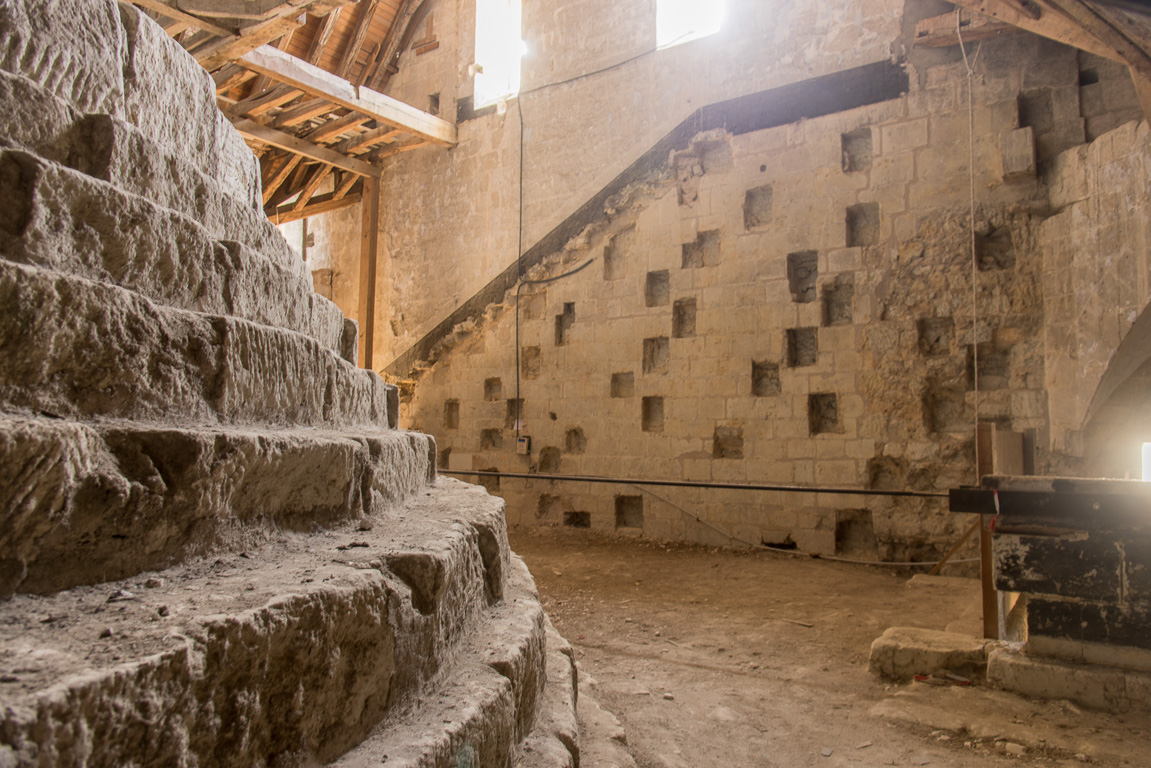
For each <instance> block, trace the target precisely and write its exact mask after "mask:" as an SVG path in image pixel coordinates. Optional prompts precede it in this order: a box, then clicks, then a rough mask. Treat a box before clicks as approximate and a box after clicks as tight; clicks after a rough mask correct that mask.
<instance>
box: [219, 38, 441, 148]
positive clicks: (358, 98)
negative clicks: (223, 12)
mask: <svg viewBox="0 0 1151 768" xmlns="http://www.w3.org/2000/svg"><path fill="white" fill-rule="evenodd" d="M239 63H240V64H242V65H243V66H245V67H247V68H248V69H251V70H252V71H253V72H256V73H257V74H266V75H268V76H269V77H271V78H272V79H273V80H278V81H280V82H282V83H286V84H288V85H291V86H293V87H296V88H299V89H300V90H302V91H304V92H306V93H310V94H312V95H313V96H321V97H324V98H327V99H328V100H329V101H331V102H332V103H333V104H337V105H339V106H342V107H346V108H348V109H350V110H353V111H356V112H362V113H363V114H365V115H367V116H369V117H371V118H372V119H374V120H377V121H379V122H382V123H386V124H388V125H392V126H395V127H396V128H401V129H403V130H405V131H408V132H409V133H414V134H416V135H418V136H421V137H423V138H426V139H428V140H429V141H432V142H435V143H436V144H442V145H444V146H454V145H455V144H456V143H457V134H456V126H454V125H452V124H451V123H449V122H447V121H446V120H441V119H440V118H438V117H436V116H435V115H429V114H428V113H427V112H423V111H421V110H419V109H416V108H415V107H413V106H411V105H409V104H405V103H403V102H402V101H399V100H397V99H393V98H392V97H390V96H385V95H384V94H382V93H377V92H375V91H373V90H370V89H367V88H356V87H355V86H353V85H352V84H351V83H349V82H348V81H347V80H344V79H343V78H339V77H336V76H335V75H333V74H331V73H330V72H325V71H324V70H322V69H320V68H319V67H316V66H313V65H311V64H308V63H307V62H306V61H301V60H300V59H297V58H296V57H294V56H290V55H288V54H286V53H284V52H283V51H278V50H276V49H275V48H270V47H269V46H262V47H260V48H258V49H257V50H254V51H249V52H248V53H246V54H244V55H243V56H242V57H241V58H240V60H239Z"/></svg>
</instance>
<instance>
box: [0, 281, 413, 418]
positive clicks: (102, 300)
mask: <svg viewBox="0 0 1151 768" xmlns="http://www.w3.org/2000/svg"><path fill="white" fill-rule="evenodd" d="M0 294H2V295H3V301H4V305H5V306H6V307H7V309H8V313H9V314H8V322H7V323H5V324H4V326H3V327H0V357H3V358H6V359H5V360H4V365H3V366H0V406H2V405H4V404H7V405H8V406H9V407H15V408H27V409H30V410H35V411H41V412H48V413H53V414H57V415H60V416H69V417H75V418H83V419H90V418H99V417H105V418H132V419H152V420H160V419H162V418H174V419H178V420H181V421H183V422H185V423H187V422H196V423H220V424H257V425H265V426H275V425H289V424H295V425H301V426H325V425H326V426H333V427H341V428H342V427H345V426H347V427H352V426H364V427H375V426H382V425H386V424H388V423H389V421H388V416H389V399H390V398H392V397H394V396H391V395H390V394H389V393H390V391H391V390H392V389H394V388H393V387H392V386H390V385H388V384H386V383H384V381H383V379H381V378H380V376H379V375H378V374H377V373H375V372H374V371H370V370H365V369H360V368H356V367H355V366H354V365H353V364H351V363H349V362H347V361H346V360H343V359H342V358H340V357H338V356H337V355H335V354H334V353H332V352H331V351H330V350H327V349H325V348H323V347H321V346H320V344H319V342H317V341H316V340H315V339H313V338H311V337H310V336H306V335H304V334H300V333H297V332H295V331H290V330H286V329H283V328H275V327H272V326H265V325H259V324H257V323H253V322H251V321H248V320H243V319H241V318H236V317H231V316H227V315H208V314H204V313H200V312H194V311H191V310H185V309H177V308H173V307H163V306H158V305H156V304H155V303H154V302H152V301H150V300H149V299H147V298H146V297H143V296H140V295H139V294H136V293H133V292H132V291H128V290H127V289H124V288H120V287H118V286H113V285H108V284H106V283H99V282H95V281H92V280H87V279H85V278H79V277H75V276H72V275H67V274H63V273H59V272H56V271H54V270H49V269H45V268H42V267H33V266H28V265H22V264H16V263H13V262H9V261H3V260H0Z"/></svg>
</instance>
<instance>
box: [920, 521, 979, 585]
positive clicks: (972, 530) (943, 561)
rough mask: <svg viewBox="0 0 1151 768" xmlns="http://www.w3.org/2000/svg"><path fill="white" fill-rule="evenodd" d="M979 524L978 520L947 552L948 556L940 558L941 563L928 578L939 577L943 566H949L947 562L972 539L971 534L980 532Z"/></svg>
mask: <svg viewBox="0 0 1151 768" xmlns="http://www.w3.org/2000/svg"><path fill="white" fill-rule="evenodd" d="M979 522H980V521H979V518H976V519H975V522H974V523H972V524H971V527H970V528H968V529H967V530H966V531H964V533H963V535H962V536H960V537H959V540H958V541H956V542H955V543H954V544H952V545H951V548H950V549H949V550H947V554H945V555H944V556H943V557H941V558H939V562H938V563H936V564H935V566H934V567H933V568H932V569H931V570H930V571H929V572H928V574H927V575H928V576H938V575H939V572H940V571H942V570H943V566H945V565H947V561H948V560H950V559H951V558H952V557H954V556H955V553H956V552H958V551H959V548H960V547H962V546H963V544H964V542H966V541H967V540H968V539H970V538H971V534H973V533H975V532H976V531H978V530H979Z"/></svg>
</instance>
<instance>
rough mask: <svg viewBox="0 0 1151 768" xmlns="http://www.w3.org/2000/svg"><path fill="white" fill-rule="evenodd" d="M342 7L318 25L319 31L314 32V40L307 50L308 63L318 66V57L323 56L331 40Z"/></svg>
mask: <svg viewBox="0 0 1151 768" xmlns="http://www.w3.org/2000/svg"><path fill="white" fill-rule="evenodd" d="M343 10H344V9H343V7H340V8H336V9H335V10H334V11H332V12H331V13H329V14H328V15H327V16H325V17H324V20H323V21H322V22H321V23H320V29H319V30H318V31H317V32H316V36H315V38H313V39H312V44H311V46H309V48H308V63H309V64H319V63H320V57H321V56H323V55H324V49H325V48H326V47H327V46H328V41H329V40H331V39H332V32H334V31H335V29H336V22H337V21H339V20H340V13H341V12H342V11H343Z"/></svg>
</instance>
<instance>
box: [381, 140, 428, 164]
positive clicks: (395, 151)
mask: <svg viewBox="0 0 1151 768" xmlns="http://www.w3.org/2000/svg"><path fill="white" fill-rule="evenodd" d="M427 145H428V142H427V141H413V142H411V143H410V144H404V145H402V146H399V147H388V148H386V149H381V150H379V151H377V152H373V153H372V155H371V156H370V157H369V159H370V160H371V162H373V163H376V162H379V161H380V160H383V159H384V158H385V157H392V156H394V155H400V154H403V153H404V152H411V151H412V150H413V149H419V148H420V147H426V146H427Z"/></svg>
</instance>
